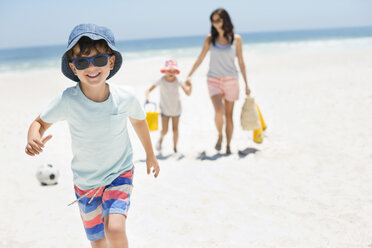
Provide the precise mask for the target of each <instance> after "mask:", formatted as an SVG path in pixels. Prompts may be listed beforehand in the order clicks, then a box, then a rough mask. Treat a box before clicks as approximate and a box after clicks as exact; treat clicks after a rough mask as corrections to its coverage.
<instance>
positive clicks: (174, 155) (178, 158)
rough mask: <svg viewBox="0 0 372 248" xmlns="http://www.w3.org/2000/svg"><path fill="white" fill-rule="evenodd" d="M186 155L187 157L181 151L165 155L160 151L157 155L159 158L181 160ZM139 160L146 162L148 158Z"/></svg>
mask: <svg viewBox="0 0 372 248" xmlns="http://www.w3.org/2000/svg"><path fill="white" fill-rule="evenodd" d="M184 157H185V155H183V154H181V153H170V154H168V155H163V154H162V153H161V152H160V153H159V154H158V155H156V159H157V160H167V159H168V158H174V159H176V160H177V161H179V160H181V159H183V158H184ZM137 162H141V163H146V159H140V160H138V161H137Z"/></svg>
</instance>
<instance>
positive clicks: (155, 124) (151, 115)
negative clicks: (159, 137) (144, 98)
mask: <svg viewBox="0 0 372 248" xmlns="http://www.w3.org/2000/svg"><path fill="white" fill-rule="evenodd" d="M146 104H153V105H154V108H155V109H154V111H152V112H150V111H149V112H147V111H146V122H147V125H148V126H149V130H150V131H156V130H159V114H160V113H159V112H156V104H155V103H154V102H147V103H145V109H146Z"/></svg>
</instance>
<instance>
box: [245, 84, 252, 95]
mask: <svg viewBox="0 0 372 248" xmlns="http://www.w3.org/2000/svg"><path fill="white" fill-rule="evenodd" d="M245 94H246V95H247V96H249V95H250V94H251V90H250V89H249V87H248V85H246V86H245Z"/></svg>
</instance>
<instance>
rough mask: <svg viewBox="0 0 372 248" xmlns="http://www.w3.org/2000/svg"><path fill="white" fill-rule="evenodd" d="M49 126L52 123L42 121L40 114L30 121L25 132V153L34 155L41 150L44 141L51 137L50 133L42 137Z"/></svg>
mask: <svg viewBox="0 0 372 248" xmlns="http://www.w3.org/2000/svg"><path fill="white" fill-rule="evenodd" d="M51 126H52V124H50V123H46V122H44V121H42V120H41V119H40V115H39V116H38V117H37V118H36V119H35V120H34V121H33V122H32V123H31V125H30V128H29V129H28V134H27V145H26V149H25V152H26V154H28V155H30V156H35V155H38V154H39V153H40V152H42V151H43V148H44V145H45V143H46V142H47V141H48V140H50V139H51V138H52V135H48V136H46V137H45V138H42V137H43V135H44V133H45V131H46V130H47V129H48V128H49V127H51Z"/></svg>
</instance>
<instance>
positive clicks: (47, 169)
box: [36, 164, 59, 186]
mask: <svg viewBox="0 0 372 248" xmlns="http://www.w3.org/2000/svg"><path fill="white" fill-rule="evenodd" d="M58 177H59V171H58V168H57V167H56V166H54V165H52V164H43V165H41V166H40V167H39V168H38V169H37V172H36V178H37V180H39V182H40V183H41V185H43V186H46V185H55V184H57V183H58Z"/></svg>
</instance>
